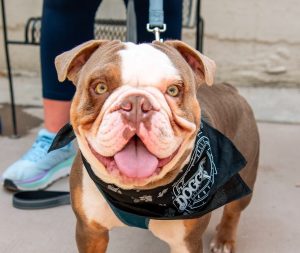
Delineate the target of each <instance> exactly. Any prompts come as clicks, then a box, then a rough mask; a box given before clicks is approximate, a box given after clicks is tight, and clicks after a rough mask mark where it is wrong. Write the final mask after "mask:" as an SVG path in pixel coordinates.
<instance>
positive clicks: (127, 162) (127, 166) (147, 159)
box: [89, 135, 178, 179]
mask: <svg viewBox="0 0 300 253" xmlns="http://www.w3.org/2000/svg"><path fill="white" fill-rule="evenodd" d="M89 147H90V149H91V151H92V153H93V155H94V156H95V157H96V158H97V159H98V160H99V161H100V162H101V163H102V164H103V165H104V166H105V167H106V169H107V171H108V172H111V173H113V172H114V171H116V170H118V171H119V172H120V173H121V174H122V175H123V176H126V177H128V178H137V179H144V178H149V177H151V176H153V175H156V174H158V173H159V172H160V170H161V168H162V167H163V166H165V165H166V164H168V163H169V162H170V161H171V160H172V159H173V158H174V156H175V155H176V154H177V151H178V150H176V151H175V152H174V153H173V154H172V155H170V156H169V157H166V158H163V159H159V158H158V157H156V156H155V155H153V154H152V153H151V152H150V151H149V150H148V149H147V147H146V146H145V145H144V143H143V142H142V141H141V139H140V138H139V137H138V136H137V135H134V136H133V137H132V138H131V139H130V141H129V142H128V143H127V144H126V145H125V147H124V148H123V149H122V150H121V151H119V152H117V153H116V154H115V155H114V156H111V157H105V156H102V155H101V154H99V153H98V152H97V151H96V150H95V149H94V148H93V147H92V146H91V145H90V144H89Z"/></svg>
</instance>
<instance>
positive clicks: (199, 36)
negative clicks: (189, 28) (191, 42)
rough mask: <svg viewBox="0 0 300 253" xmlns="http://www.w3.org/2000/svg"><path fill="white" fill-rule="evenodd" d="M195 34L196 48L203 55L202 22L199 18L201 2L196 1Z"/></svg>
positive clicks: (199, 0)
mask: <svg viewBox="0 0 300 253" xmlns="http://www.w3.org/2000/svg"><path fill="white" fill-rule="evenodd" d="M196 9H197V15H196V17H197V20H196V22H197V33H196V48H197V50H198V51H200V52H201V53H203V33H204V24H203V23H204V21H203V19H202V18H201V0H197V7H196Z"/></svg>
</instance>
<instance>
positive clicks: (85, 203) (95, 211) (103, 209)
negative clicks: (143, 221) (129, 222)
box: [82, 168, 124, 229]
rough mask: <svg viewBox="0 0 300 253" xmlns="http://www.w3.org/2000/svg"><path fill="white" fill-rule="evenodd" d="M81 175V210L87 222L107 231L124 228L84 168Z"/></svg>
mask: <svg viewBox="0 0 300 253" xmlns="http://www.w3.org/2000/svg"><path fill="white" fill-rule="evenodd" d="M82 173H83V174H82V209H83V212H84V214H85V216H86V218H87V220H88V222H97V223H99V224H101V225H102V226H104V227H106V228H107V229H111V228H113V227H120V226H124V224H123V223H122V222H121V221H120V220H119V219H118V218H117V217H116V215H115V214H114V213H113V211H112V210H111V208H110V207H109V205H108V203H107V202H106V200H105V199H104V198H103V196H102V194H101V193H100V192H99V190H98V188H97V187H96V185H95V183H94V182H93V181H92V179H91V178H90V177H89V175H88V174H87V172H86V170H85V168H82Z"/></svg>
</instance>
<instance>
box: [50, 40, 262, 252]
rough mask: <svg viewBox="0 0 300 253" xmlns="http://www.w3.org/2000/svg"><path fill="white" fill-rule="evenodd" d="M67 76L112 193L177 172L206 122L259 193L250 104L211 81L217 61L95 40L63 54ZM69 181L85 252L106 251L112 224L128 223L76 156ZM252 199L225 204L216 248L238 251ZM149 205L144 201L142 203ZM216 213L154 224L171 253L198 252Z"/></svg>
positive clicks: (76, 117)
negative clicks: (237, 155) (229, 145)
mask: <svg viewBox="0 0 300 253" xmlns="http://www.w3.org/2000/svg"><path fill="white" fill-rule="evenodd" d="M55 63H56V68H57V72H58V77H59V80H60V81H63V80H65V79H66V78H68V79H69V80H71V81H72V82H73V83H74V84H75V85H76V88H77V89H76V93H75V96H74V99H73V102H72V107H71V124H72V126H73V129H74V132H75V134H76V137H77V141H78V145H79V148H80V151H81V153H82V155H83V156H84V157H85V159H86V161H87V162H88V163H89V164H90V167H91V169H92V171H93V174H94V176H95V177H97V178H99V179H101V180H102V181H103V182H105V183H106V184H108V185H110V186H111V185H114V186H115V187H116V189H115V191H123V190H124V191H126V190H136V191H137V192H138V191H143V190H151V189H156V188H157V187H161V186H165V185H167V184H170V183H172V181H173V180H174V179H175V178H176V177H177V176H178V175H179V174H180V173H183V172H182V170H183V168H185V167H184V166H185V165H186V164H187V163H188V161H189V160H190V158H191V153H192V150H193V147H194V144H195V140H196V135H197V132H198V130H199V128H200V124H201V120H203V119H204V120H205V121H206V122H208V123H209V124H210V125H211V126H212V127H214V128H216V129H218V130H219V131H220V132H221V133H223V134H224V135H225V136H226V137H228V138H229V139H230V140H231V141H232V142H233V143H234V145H235V146H236V147H237V149H238V150H239V151H240V152H241V153H242V154H243V156H244V157H245V159H246V160H247V165H246V166H245V167H244V168H243V169H242V170H241V172H240V176H241V177H242V179H243V180H244V181H245V183H246V184H247V185H248V186H249V187H250V188H251V189H253V185H254V182H255V178H256V171H257V167H258V157H259V136H258V131H257V126H256V123H255V119H254V117H253V113H252V110H251V109H250V107H249V105H248V104H247V102H246V101H245V100H244V98H242V97H241V96H240V95H239V94H238V92H237V90H236V89H235V88H233V87H232V86H230V85H228V84H220V85H214V86H212V84H213V78H214V72H215V63H214V62H213V61H212V60H211V59H209V58H208V57H206V56H204V55H202V54H200V53H199V52H197V51H196V50H194V49H192V48H191V47H189V46H188V45H186V44H185V43H183V42H180V41H166V42H164V43H161V42H153V43H152V44H140V45H135V44H132V43H121V42H120V41H101V40H92V41H88V42H86V43H84V44H82V45H79V46H78V47H76V48H74V49H72V50H70V51H68V52H65V53H63V54H61V55H59V56H58V57H57V58H56V61H55ZM70 187H71V197H72V206H73V210H74V212H75V214H76V217H77V226H76V240H77V245H78V249H79V252H81V253H94V252H95V253H96V252H97V253H100V252H106V248H107V244H108V240H109V236H108V231H109V230H110V229H112V228H113V227H120V226H125V224H124V223H123V222H122V220H120V219H119V218H118V217H117V216H116V214H115V212H114V211H113V210H112V208H111V205H110V204H109V203H107V201H106V198H105V197H104V196H103V194H101V192H100V191H99V189H98V188H97V186H96V184H95V183H94V181H93V180H92V179H91V177H90V174H89V173H88V172H87V170H86V169H85V167H84V166H83V162H82V157H81V156H80V155H78V156H77V158H76V160H75V162H74V164H73V168H72V172H71V176H70ZM250 199H251V195H248V196H246V197H244V198H241V199H239V200H235V201H233V202H231V203H229V204H227V205H226V206H225V208H224V213H223V217H222V220H221V222H220V224H219V225H218V227H217V233H216V235H215V237H214V239H213V241H212V243H211V251H212V252H218V253H229V252H234V251H235V241H236V233H237V225H238V222H239V218H240V215H241V211H242V210H243V209H245V207H246V206H247V205H248V204H249V202H250ZM145 201H146V200H145ZM209 219H210V213H208V214H206V215H204V216H201V217H200V218H194V219H184V220H183V219H174V220H159V219H150V221H149V224H148V228H149V230H151V231H152V233H153V234H154V235H156V236H157V237H158V238H160V239H162V240H164V241H166V242H167V243H168V244H169V246H170V248H171V252H172V253H200V252H202V241H201V239H199V240H198V238H200V235H202V234H203V232H204V231H205V229H206V227H207V225H208V222H209Z"/></svg>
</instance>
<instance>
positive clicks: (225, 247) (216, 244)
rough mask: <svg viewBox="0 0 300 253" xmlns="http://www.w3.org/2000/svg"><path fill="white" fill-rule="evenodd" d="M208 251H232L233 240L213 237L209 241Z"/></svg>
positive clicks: (231, 252) (233, 247)
mask: <svg viewBox="0 0 300 253" xmlns="http://www.w3.org/2000/svg"><path fill="white" fill-rule="evenodd" d="M210 251H211V252H212V253H234V252H235V242H234V241H224V240H220V239H218V238H214V239H213V240H212V241H211V243H210Z"/></svg>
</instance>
